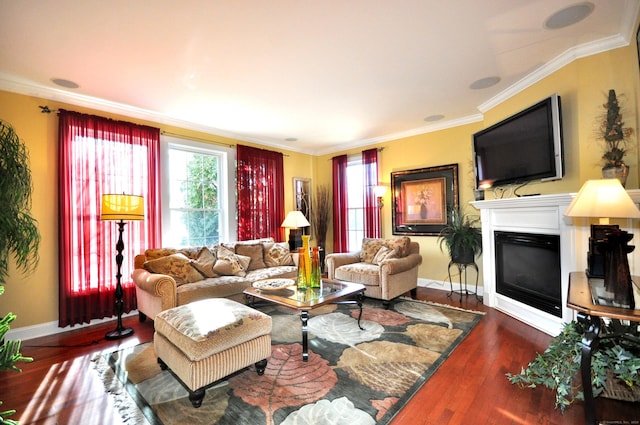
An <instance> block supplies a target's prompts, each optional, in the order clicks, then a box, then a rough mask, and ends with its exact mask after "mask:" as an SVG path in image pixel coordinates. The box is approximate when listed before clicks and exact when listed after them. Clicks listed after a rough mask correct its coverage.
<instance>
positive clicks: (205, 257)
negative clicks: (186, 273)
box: [191, 246, 218, 277]
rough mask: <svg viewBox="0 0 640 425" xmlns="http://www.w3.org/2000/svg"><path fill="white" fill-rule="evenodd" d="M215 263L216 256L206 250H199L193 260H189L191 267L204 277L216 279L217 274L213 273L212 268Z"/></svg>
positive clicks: (205, 248)
mask: <svg viewBox="0 0 640 425" xmlns="http://www.w3.org/2000/svg"><path fill="white" fill-rule="evenodd" d="M215 263H216V256H215V255H213V253H212V252H211V251H210V250H209V248H207V247H206V246H205V247H204V248H201V249H200V252H198V255H197V256H196V259H195V260H191V265H192V266H193V267H194V268H195V269H196V270H198V271H199V272H200V273H202V275H203V276H204V277H218V274H217V273H216V272H214V271H213V266H214V264H215Z"/></svg>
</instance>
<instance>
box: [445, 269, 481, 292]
mask: <svg viewBox="0 0 640 425" xmlns="http://www.w3.org/2000/svg"><path fill="white" fill-rule="evenodd" d="M452 266H455V267H456V268H457V269H458V277H459V279H458V280H459V281H460V289H459V290H454V289H453V280H452V279H451V267H452ZM469 267H471V268H472V269H475V271H476V287H475V291H469V289H468V288H467V269H468V268H469ZM463 272H464V282H463V279H462V273H463ZM447 273H448V274H449V287H450V288H451V291H450V292H449V293H448V294H447V297H451V296H453V294H454V293H457V294H460V302H462V295H463V294H464V295H465V296H466V295H475V296H476V300H478V301H482V299H481V298H480V297H479V296H478V276H479V274H480V272H479V270H478V265H477V264H476V263H475V261H474V262H471V263H454V262H453V261H450V262H449V267H447ZM463 288H464V289H463Z"/></svg>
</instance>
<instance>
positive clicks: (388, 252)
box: [373, 246, 398, 266]
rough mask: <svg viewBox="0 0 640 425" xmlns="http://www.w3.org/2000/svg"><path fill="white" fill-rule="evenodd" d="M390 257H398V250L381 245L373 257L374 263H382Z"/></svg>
mask: <svg viewBox="0 0 640 425" xmlns="http://www.w3.org/2000/svg"><path fill="white" fill-rule="evenodd" d="M390 258H398V250H397V249H391V248H389V247H387V246H381V247H380V249H379V250H378V252H377V253H376V256H375V257H373V264H376V265H378V266H379V265H380V263H382V262H383V261H384V260H388V259H390Z"/></svg>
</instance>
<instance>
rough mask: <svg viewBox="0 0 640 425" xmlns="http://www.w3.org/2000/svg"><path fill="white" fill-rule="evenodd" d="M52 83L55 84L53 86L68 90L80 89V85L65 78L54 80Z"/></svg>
mask: <svg viewBox="0 0 640 425" xmlns="http://www.w3.org/2000/svg"><path fill="white" fill-rule="evenodd" d="M51 81H52V82H53V84H56V85H58V86H60V87H65V88H68V89H77V88H78V87H80V85H79V84H78V83H74V82H73V81H71V80H65V79H64V78H52V79H51Z"/></svg>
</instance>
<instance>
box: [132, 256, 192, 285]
mask: <svg viewBox="0 0 640 425" xmlns="http://www.w3.org/2000/svg"><path fill="white" fill-rule="evenodd" d="M143 267H144V268H145V269H146V270H148V271H150V272H151V273H160V274H166V275H168V276H171V277H172V278H173V279H174V280H175V281H176V284H177V285H183V284H185V283H192V282H197V281H199V280H202V275H201V274H200V272H198V270H196V269H195V268H194V267H193V266H192V265H191V260H189V259H188V258H187V256H186V255H184V254H180V253H176V254H171V255H168V256H166V257H161V258H157V259H155V260H150V261H146V262H145V263H144V266H143Z"/></svg>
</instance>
